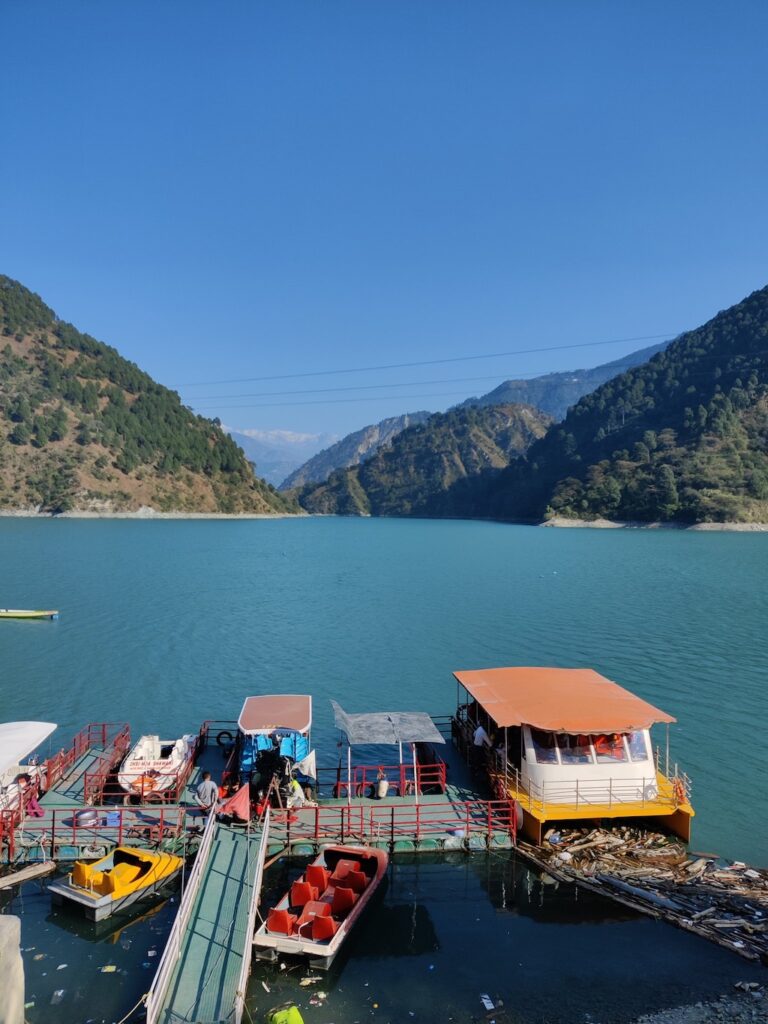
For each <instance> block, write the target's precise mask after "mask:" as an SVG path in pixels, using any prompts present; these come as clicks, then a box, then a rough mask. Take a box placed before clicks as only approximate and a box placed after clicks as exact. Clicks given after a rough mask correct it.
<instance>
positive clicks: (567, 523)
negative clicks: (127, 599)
mask: <svg viewBox="0 0 768 1024" xmlns="http://www.w3.org/2000/svg"><path fill="white" fill-rule="evenodd" d="M360 518H366V519H376V518H382V519H400V518H402V519H407V518H410V517H408V516H335V515H328V514H325V513H311V512H159V511H157V510H156V509H153V508H150V507H149V506H147V505H143V506H142V507H141V508H139V509H135V510H134V511H130V512H128V511H124V512H118V511H112V510H109V509H71V510H69V511H67V512H39V511H38V510H37V509H31V508H18V509H0V519H144V520H182V519H222V520H230V519H233V520H238V519H243V520H247V519H360ZM432 518H434V519H435V521H436V522H442V521H443V520H442V519H441V518H438V517H432ZM466 522H499V523H502V524H507V525H509V526H534V527H544V528H547V529H561V530H683V531H690V532H693V533H768V523H740V522H724V523H664V522H651V523H646V522H640V521H631V520H627V521H622V520H614V519H570V518H567V517H566V516H553V517H552V518H551V519H547V520H545V521H544V522H541V523H531V522H515V521H514V520H498V519H497V520H487V519H467V520H466Z"/></svg>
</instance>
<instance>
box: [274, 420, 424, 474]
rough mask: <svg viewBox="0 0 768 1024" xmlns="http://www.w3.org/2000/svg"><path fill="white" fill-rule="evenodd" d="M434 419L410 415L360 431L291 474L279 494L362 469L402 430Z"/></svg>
mask: <svg viewBox="0 0 768 1024" xmlns="http://www.w3.org/2000/svg"><path fill="white" fill-rule="evenodd" d="M431 415H432V413H430V412H424V411H420V412H406V413H403V414H402V415H401V416H389V417H387V418H386V419H383V420H379V422H378V423H370V424H368V425H367V426H365V427H361V428H360V430H354V431H353V432H352V433H351V434H346V435H345V436H344V437H342V438H341V439H340V440H339V441H336V442H335V443H334V444H332V445H330V447H328V448H324V449H323V450H322V451H320V452H318V453H317V454H316V455H313V456H312V458H310V459H308V460H307V462H305V463H304V464H303V465H302V466H299V467H298V469H296V470H295V471H294V472H292V473H290V474H289V475H288V476H287V477H286V478H285V480H283V482H282V483H281V484H280V487H279V488H278V490H280V491H287V490H290V489H291V488H294V487H304V486H306V485H308V484H314V483H318V484H319V483H323V482H324V481H325V480H327V479H328V477H329V476H330V475H331V473H332V472H333V471H334V470H336V469H346V468H348V467H350V466H357V465H359V464H360V463H361V462H364V461H365V460H366V459H367V458H370V457H371V456H372V455H373V454H374V453H375V452H377V451H378V450H379V448H381V447H382V446H384V445H387V444H390V443H391V442H392V441H393V440H394V438H395V437H396V436H397V435H398V434H399V433H400V432H401V431H402V430H405V429H406V428H408V427H412V426H418V424H420V423H424V422H426V420H427V419H429V417H430V416H431Z"/></svg>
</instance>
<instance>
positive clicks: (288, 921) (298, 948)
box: [253, 846, 389, 970]
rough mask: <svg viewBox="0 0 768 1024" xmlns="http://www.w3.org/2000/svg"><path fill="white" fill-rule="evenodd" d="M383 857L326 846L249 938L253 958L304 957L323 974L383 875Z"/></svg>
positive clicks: (365, 850) (358, 848) (373, 852)
mask: <svg viewBox="0 0 768 1024" xmlns="http://www.w3.org/2000/svg"><path fill="white" fill-rule="evenodd" d="M388 864H389V857H388V855H387V853H386V851H384V850H377V849H375V848H374V847H372V846H326V847H324V848H323V849H322V850H321V852H320V855H319V857H317V858H316V859H315V860H314V861H313V862H312V863H311V864H310V865H309V867H308V868H307V870H306V871H305V872H304V874H303V875H301V877H300V878H298V879H297V880H296V881H295V882H294V883H293V885H292V886H291V888H290V889H289V891H288V892H287V893H286V894H285V896H283V898H282V899H281V900H280V902H279V903H278V904H277V906H275V907H273V908H272V909H271V910H270V911H269V912H268V914H267V919H266V921H265V922H264V924H262V926H261V927H260V928H259V930H258V931H257V932H256V935H255V936H254V940H253V942H254V946H255V947H256V952H257V956H259V957H260V958H261V959H267V960H274V959H276V958H277V956H278V954H279V953H295V954H296V955H297V956H306V957H309V961H310V965H311V966H312V967H315V968H319V969H320V970H327V969H328V968H329V967H330V966H331V963H332V962H333V960H334V957H335V956H336V955H337V954H338V952H339V950H340V949H341V946H342V944H343V943H344V941H345V939H346V938H347V936H348V935H349V933H350V931H351V930H352V928H354V926H355V924H356V922H357V921H358V920H359V918H360V917H361V916H362V914H363V913H364V911H365V908H366V907H367V906H368V905H369V904H370V902H371V900H372V899H373V896H374V893H375V892H376V890H377V889H378V888H379V886H380V885H381V883H382V882H383V880H384V878H385V877H386V873H387V866H388Z"/></svg>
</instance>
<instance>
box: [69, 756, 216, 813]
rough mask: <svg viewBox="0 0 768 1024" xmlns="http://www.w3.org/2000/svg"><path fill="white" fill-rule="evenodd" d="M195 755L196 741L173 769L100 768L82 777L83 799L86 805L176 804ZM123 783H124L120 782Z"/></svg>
mask: <svg viewBox="0 0 768 1024" xmlns="http://www.w3.org/2000/svg"><path fill="white" fill-rule="evenodd" d="M196 757H197V744H195V746H194V747H193V748H192V750H191V751H190V756H189V757H188V758H187V759H186V760H185V761H184V763H183V764H180V765H179V766H178V768H176V769H175V770H173V771H168V772H159V773H157V774H154V775H149V774H147V773H145V772H120V773H119V774H116V773H115V772H114V771H112V770H105V769H103V768H101V767H99V769H98V770H97V771H94V772H86V773H85V775H84V776H83V799H84V800H85V803H87V804H95V803H97V802H98V803H102V802H106V803H112V802H114V801H115V800H121V801H124V802H127V801H126V798H128V799H130V800H131V802H132V803H137V802H138V803H140V804H155V803H178V802H179V800H180V799H181V796H182V793H183V792H184V787H185V786H186V784H187V782H188V781H189V777H190V775H191V774H192V769H193V768H194V766H195V758H196ZM124 783H127V786H126V785H124Z"/></svg>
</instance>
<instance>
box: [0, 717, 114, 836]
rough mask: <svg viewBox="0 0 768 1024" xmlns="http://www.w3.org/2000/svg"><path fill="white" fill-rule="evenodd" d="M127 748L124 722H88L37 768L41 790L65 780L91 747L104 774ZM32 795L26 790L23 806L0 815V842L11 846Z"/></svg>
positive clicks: (31, 792)
mask: <svg viewBox="0 0 768 1024" xmlns="http://www.w3.org/2000/svg"><path fill="white" fill-rule="evenodd" d="M130 745H131V733H130V729H129V727H128V726H127V725H125V724H124V723H122V722H121V723H115V722H90V723H89V724H88V725H86V726H85V728H83V729H81V730H80V732H79V733H78V734H77V735H76V736H75V738H74V739H73V740H72V744H71V746H70V747H69V748H67V749H66V750H60V751H59V752H58V753H57V754H53V755H52V756H51V757H49V758H48V759H47V760H46V761H45V762H44V763H43V764H42V765H41V766H40V768H39V771H38V776H37V777H38V779H39V783H40V787H41V788H42V789H44V790H46V791H47V790H50V789H52V788H53V787H54V786H55V785H57V783H59V782H61V780H62V779H64V778H66V776H67V775H68V774H69V772H70V771H71V770H72V768H73V767H74V765H75V764H76V762H77V761H78V760H79V759H80V758H81V757H82V756H83V754H86V753H87V752H88V751H89V750H91V749H92V748H93V747H101V748H103V749H102V751H101V752H100V753H99V755H98V756H99V761H100V768H99V770H100V771H101V772H106V771H107V770H108V769H109V768H112V767H113V766H114V765H115V764H117V763H118V761H121V760H122V758H123V757H124V756H125V754H126V752H127V751H128V748H129V747H130ZM32 795H33V790H31V789H30V791H29V793H28V795H27V796H26V797H25V799H24V801H23V805H21V806H19V807H14V808H12V809H8V810H4V811H2V813H0V841H4V842H6V843H7V844H8V845H9V846H10V845H11V844H12V840H13V832H14V829H16V828H18V827H19V825H20V824H21V822H22V821H23V820H24V810H25V806H26V804H27V803H28V801H29V799H30V798H31V797H32Z"/></svg>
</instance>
